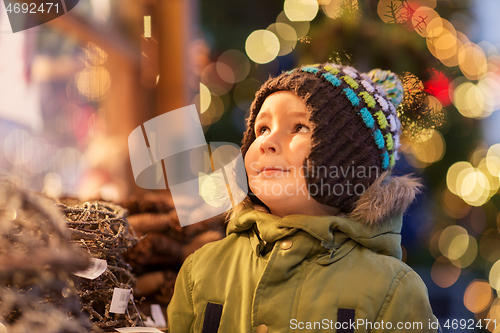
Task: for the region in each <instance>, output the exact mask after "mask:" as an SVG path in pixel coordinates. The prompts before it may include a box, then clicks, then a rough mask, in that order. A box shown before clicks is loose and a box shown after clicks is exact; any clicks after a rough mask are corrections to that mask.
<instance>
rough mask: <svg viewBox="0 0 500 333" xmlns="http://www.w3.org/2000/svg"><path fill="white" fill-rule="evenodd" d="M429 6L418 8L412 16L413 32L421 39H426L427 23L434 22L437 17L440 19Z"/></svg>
mask: <svg viewBox="0 0 500 333" xmlns="http://www.w3.org/2000/svg"><path fill="white" fill-rule="evenodd" d="M432 8H433V7H430V6H420V7H418V8H417V9H416V10H415V12H414V13H413V16H412V25H413V28H414V29H415V31H416V32H417V33H418V34H419V35H420V36H422V37H427V36H428V32H427V28H426V27H427V25H428V24H429V22H431V21H432V20H434V19H435V18H437V17H440V16H439V14H438V13H437V12H436V11H435V10H434V9H432Z"/></svg>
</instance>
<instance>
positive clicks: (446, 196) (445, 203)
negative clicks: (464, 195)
mask: <svg viewBox="0 0 500 333" xmlns="http://www.w3.org/2000/svg"><path fill="white" fill-rule="evenodd" d="M441 207H442V208H443V211H444V212H445V213H446V214H447V215H448V216H450V217H452V218H455V219H461V218H463V217H465V216H467V214H468V213H469V212H470V210H471V208H472V207H471V206H470V205H468V204H467V203H465V201H463V200H462V199H461V198H460V197H459V196H457V195H455V194H453V193H452V192H451V191H450V190H449V189H445V190H444V191H443V196H442V200H441Z"/></svg>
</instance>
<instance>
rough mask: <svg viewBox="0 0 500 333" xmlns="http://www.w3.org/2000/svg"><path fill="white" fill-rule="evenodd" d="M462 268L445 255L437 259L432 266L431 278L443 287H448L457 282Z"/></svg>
mask: <svg viewBox="0 0 500 333" xmlns="http://www.w3.org/2000/svg"><path fill="white" fill-rule="evenodd" d="M461 271H462V270H461V269H460V268H458V267H457V265H454V264H452V263H451V262H450V260H449V259H448V258H446V257H444V256H442V257H439V258H438V259H436V261H435V262H434V264H433V265H432V268H431V278H432V281H434V283H435V284H436V285H438V286H439V287H441V288H448V287H451V286H452V285H454V284H455V282H457V280H458V278H459V277H460V273H461Z"/></svg>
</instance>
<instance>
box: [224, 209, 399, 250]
mask: <svg viewBox="0 0 500 333" xmlns="http://www.w3.org/2000/svg"><path fill="white" fill-rule="evenodd" d="M254 226H256V227H257V229H258V231H259V234H260V237H261V238H262V239H263V240H264V241H266V242H275V241H277V240H279V239H281V238H283V237H286V236H288V235H291V234H293V233H295V232H297V231H298V230H303V231H305V232H307V233H308V234H310V235H311V236H313V237H314V238H316V239H318V240H319V241H320V242H321V245H323V246H324V247H325V248H327V249H337V248H339V247H341V246H342V245H343V244H345V243H346V242H348V241H349V240H353V241H354V242H356V243H358V244H361V245H363V246H364V247H367V248H369V249H370V250H372V251H374V252H377V253H380V254H384V255H388V256H393V257H396V258H398V259H401V257H402V251H401V227H402V215H401V214H399V215H395V216H393V217H392V218H390V219H388V220H386V221H384V223H377V224H367V223H363V222H361V221H358V220H354V219H352V218H349V217H347V216H310V215H300V214H294V215H288V216H285V217H283V218H281V217H279V216H276V215H272V214H269V213H266V212H262V211H260V210H256V209H253V208H250V209H245V210H243V211H242V212H240V213H239V214H237V215H236V216H235V217H234V218H233V219H231V220H230V221H229V224H228V227H227V234H228V235H230V234H232V233H237V232H242V231H244V230H248V229H250V228H253V227H254Z"/></svg>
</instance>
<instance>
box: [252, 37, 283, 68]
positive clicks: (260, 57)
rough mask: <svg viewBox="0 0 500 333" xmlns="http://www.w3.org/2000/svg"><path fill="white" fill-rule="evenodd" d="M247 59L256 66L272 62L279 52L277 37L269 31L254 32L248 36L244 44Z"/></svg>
mask: <svg viewBox="0 0 500 333" xmlns="http://www.w3.org/2000/svg"><path fill="white" fill-rule="evenodd" d="M245 50H246V52H247V55H248V57H249V58H250V59H251V60H252V61H253V62H256V63H258V64H266V63H268V62H271V61H273V60H274V59H275V58H276V57H277V56H278V53H279V51H280V42H279V39H278V37H276V35H275V34H273V33H272V32H271V31H269V30H256V31H254V32H252V33H251V34H250V36H248V38H247V40H246V43H245Z"/></svg>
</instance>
